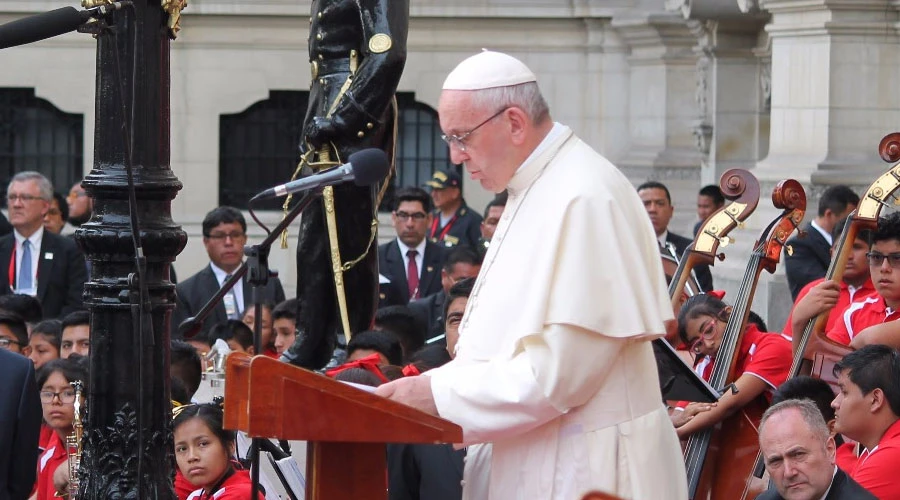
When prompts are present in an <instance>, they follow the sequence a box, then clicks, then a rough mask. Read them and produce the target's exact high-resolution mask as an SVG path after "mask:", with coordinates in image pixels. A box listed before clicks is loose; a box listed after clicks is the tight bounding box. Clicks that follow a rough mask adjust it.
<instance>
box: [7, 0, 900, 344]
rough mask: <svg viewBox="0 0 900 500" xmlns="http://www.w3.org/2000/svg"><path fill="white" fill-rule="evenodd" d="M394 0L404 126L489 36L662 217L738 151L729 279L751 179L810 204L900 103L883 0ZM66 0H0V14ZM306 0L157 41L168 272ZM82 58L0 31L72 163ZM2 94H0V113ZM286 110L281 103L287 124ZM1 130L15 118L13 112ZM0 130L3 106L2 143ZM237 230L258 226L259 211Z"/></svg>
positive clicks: (277, 75)
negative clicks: (644, 188)
mask: <svg viewBox="0 0 900 500" xmlns="http://www.w3.org/2000/svg"><path fill="white" fill-rule="evenodd" d="M411 4H412V5H411V13H410V17H411V19H410V30H409V41H408V59H407V64H406V70H405V71H404V74H403V77H402V80H401V82H400V88H399V91H400V92H401V93H403V94H404V96H405V99H406V100H407V101H408V102H409V103H410V109H413V108H414V109H415V110H417V111H416V113H418V114H417V116H420V117H421V116H424V117H425V118H424V119H423V121H421V122H416V124H415V126H411V128H408V129H405V130H407V132H408V133H411V132H409V131H411V130H414V129H415V130H425V137H424V138H418V139H417V142H416V144H433V143H434V141H435V140H436V134H438V133H439V132H438V131H437V129H435V128H434V124H433V120H434V114H433V110H434V108H436V106H437V99H438V95H439V92H440V86H441V83H442V81H443V79H444V77H445V76H446V74H447V73H448V72H449V71H450V69H452V68H453V67H454V66H455V65H456V64H457V63H458V62H459V61H460V60H462V59H463V58H464V57H466V56H468V55H470V54H472V53H474V52H476V51H478V50H480V49H481V48H490V49H493V50H500V51H504V52H509V53H511V54H513V55H515V56H517V57H519V58H521V59H522V60H524V61H525V62H526V63H527V64H528V65H529V66H531V68H532V69H533V70H534V71H535V72H536V73H537V74H538V78H539V81H540V83H541V86H542V88H543V91H544V93H545V95H546V97H547V99H548V101H549V104H550V107H551V110H552V112H553V116H554V118H555V119H556V120H557V121H560V122H563V123H565V124H567V125H569V126H571V127H572V128H573V129H574V130H575V131H576V132H577V133H578V134H579V135H580V136H581V137H582V138H584V139H585V140H586V141H587V142H588V143H590V144H591V145H593V146H594V147H595V148H596V149H598V150H599V151H601V152H602V153H603V154H605V155H606V156H607V157H609V158H610V159H611V160H612V161H613V162H614V163H616V164H617V165H619V166H620V167H621V168H622V169H623V170H624V171H625V172H626V174H627V175H628V176H629V178H630V179H632V181H633V182H635V183H640V182H642V181H644V180H647V179H655V180H660V181H662V182H665V183H666V184H668V185H669V186H670V188H671V190H672V193H673V197H674V202H675V205H676V214H675V219H674V220H673V224H672V228H673V229H674V230H675V231H676V232H681V233H687V234H689V233H690V228H691V227H692V226H693V223H694V222H695V217H696V215H695V211H694V204H695V193H696V191H697V190H698V189H699V187H700V186H702V185H703V184H708V183H712V182H716V181H717V180H718V177H719V175H721V173H722V172H724V171H726V170H728V169H730V168H735V167H740V168H746V169H750V170H751V171H752V172H753V173H754V174H755V175H756V176H757V177H758V178H759V180H760V182H761V184H762V185H763V201H762V202H761V203H760V208H759V209H758V210H757V213H756V214H755V215H754V216H753V218H751V220H750V222H749V223H748V225H747V228H746V229H745V230H742V231H736V232H735V234H734V237H735V240H736V243H735V244H734V245H732V246H730V247H729V248H728V249H727V250H726V254H727V255H728V258H727V259H726V260H725V261H724V262H721V263H719V264H717V265H716V267H714V269H713V275H714V277H715V278H716V283H717V288H725V289H726V290H731V291H733V290H736V286H737V283H736V281H735V280H736V278H734V276H740V275H741V274H742V273H741V272H740V270H741V269H743V266H744V264H745V262H746V258H745V257H742V255H746V254H747V252H748V251H749V248H750V245H751V243H752V240H754V239H755V238H756V237H757V233H758V232H759V230H760V229H761V228H762V227H763V226H765V224H766V222H767V221H768V220H769V219H771V218H772V217H773V216H774V215H775V214H776V210H775V209H774V208H772V207H771V204H770V203H769V202H768V193H769V192H771V188H772V186H774V184H775V183H776V182H777V181H778V180H780V179H782V178H785V177H793V178H795V179H797V180H799V181H800V182H801V183H803V185H804V186H806V187H807V190H808V192H809V194H810V196H809V197H810V210H809V211H808V213H809V216H810V217H811V216H813V214H814V212H815V205H816V194H817V193H819V192H821V190H822V188H823V187H824V186H827V185H830V184H834V183H848V184H852V185H854V186H855V187H858V188H860V189H862V187H863V186H865V185H868V183H869V182H870V181H871V180H872V179H874V178H875V177H876V176H877V175H878V174H879V173H880V172H882V171H884V170H886V168H887V165H886V164H884V163H882V162H881V161H880V160H879V159H878V157H877V154H876V146H877V143H878V141H879V140H880V139H881V137H882V136H883V135H884V134H886V133H888V132H892V131H893V130H894V127H896V126H897V124H898V123H900V109H898V108H900V93H898V92H897V90H896V89H895V88H894V87H893V84H894V82H896V81H897V78H896V76H897V72H898V69H897V68H898V67H900V65H898V64H897V63H898V58H900V56H898V54H897V51H896V50H894V48H895V47H896V46H897V42H898V35H900V31H898V30H900V24H898V17H900V11H898V10H900V5H898V4H897V2H893V1H890V0H457V1H455V2H446V1H443V0H412V1H411ZM64 5H65V4H61V3H59V2H55V1H50V0H0V22H7V21H11V20H14V19H17V18H20V17H22V16H26V15H30V14H34V13H37V12H42V11H45V10H50V9H54V8H58V7H61V6H64ZM309 11H310V2H309V1H303V0H252V1H238V0H193V1H192V2H191V3H190V5H189V7H188V9H187V10H185V12H184V13H183V16H182V27H183V30H182V31H181V32H180V34H179V37H178V39H177V40H176V41H175V42H174V43H173V44H172V52H171V68H172V87H171V107H172V123H171V127H172V129H171V131H172V134H171V135H172V158H171V165H172V168H173V170H174V172H175V174H176V175H177V176H178V178H179V179H180V180H181V181H182V182H183V183H184V189H183V191H182V192H181V193H180V194H179V196H178V197H177V198H176V199H175V201H174V203H173V214H174V216H175V219H176V221H177V222H179V223H181V224H182V225H183V226H184V228H185V229H186V231H187V232H188V234H189V238H190V241H189V243H188V247H187V249H186V250H185V251H184V253H183V254H182V255H181V256H179V258H178V260H177V262H176V268H177V269H178V272H179V275H180V276H184V277H186V276H189V275H190V274H192V273H193V272H195V271H196V270H197V269H198V268H199V267H200V266H202V265H203V264H204V263H205V261H206V256H205V252H204V250H203V245H202V242H201V240H200V221H201V220H202V217H203V215H204V214H205V213H206V211H208V210H209V209H211V208H212V207H215V206H217V205H218V204H219V203H220V199H221V198H222V196H223V195H222V193H223V190H227V189H231V188H235V187H236V186H228V185H223V184H228V183H229V182H230V183H231V184H237V183H239V182H238V181H234V180H231V181H228V179H232V177H229V176H228V175H225V174H223V172H224V170H223V169H226V170H227V168H234V167H233V165H234V162H229V161H226V158H224V156H225V155H229V158H230V159H232V160H233V155H234V153H233V152H231V150H230V149H228V148H227V147H226V146H234V144H233V142H234V141H231V140H230V139H229V140H228V141H227V142H229V144H223V135H224V133H223V123H225V122H227V117H229V116H236V115H241V114H242V113H245V114H246V113H248V112H249V111H248V110H253V109H256V108H254V106H260V105H261V103H266V102H269V103H271V102H273V96H274V95H275V94H274V93H273V92H275V93H277V92H295V93H296V92H302V91H304V90H306V89H308V84H309V79H310V73H309V63H308V61H307V55H306V54H307V46H306V39H307V35H308V33H307V27H308V17H309ZM94 60H95V41H94V40H93V39H91V37H90V36H88V35H84V34H78V33H71V34H68V35H63V36H60V37H57V38H54V39H51V40H46V41H43V42H39V43H35V44H32V45H29V46H23V47H16V48H11V49H6V50H2V51H0V68H2V71H0V96H2V95H3V92H4V91H8V90H9V89H33V92H34V96H35V98H37V99H40V100H42V102H44V104H50V105H52V106H53V107H54V108H56V109H57V110H58V111H59V112H64V113H68V114H75V115H80V116H82V117H83V133H82V134H81V136H80V140H81V144H80V145H79V146H80V151H81V152H80V153H79V154H80V155H81V156H80V158H81V159H82V161H81V163H82V165H81V167H82V172H83V173H86V172H88V171H90V168H91V165H92V162H93V154H92V151H93V124H94V74H95V68H94ZM3 102H4V101H3V100H2V97H0V117H2V116H3V108H2V103H3ZM223 120H224V121H223ZM301 120H302V116H300V115H298V116H296V122H297V126H299V122H300V121H301ZM429 121H430V122H431V123H430V124H429ZM429 127H430V128H429ZM8 128H9V127H8ZM5 133H6V136H9V137H14V136H15V135H16V133H17V132H16V131H15V130H12V131H11V130H7V131H6V132H5ZM3 138H4V132H3V124H2V123H0V144H2V140H3ZM401 139H403V138H401ZM407 140H408V141H410V139H407ZM409 143H410V144H413V143H412V142H409ZM260 144H262V143H260ZM429 147H431V146H429ZM420 150H421V148H419V149H415V148H412V149H411V153H409V154H408V155H407V157H406V161H407V163H408V164H409V165H412V167H408V168H412V170H413V171H416V170H417V169H418V170H419V172H418V175H407V174H404V175H403V176H401V178H400V179H398V182H399V183H400V184H404V185H410V184H417V183H421V182H422V181H423V179H421V177H422V175H421V174H422V172H421V170H422V169H423V168H424V170H425V171H426V173H427V172H430V170H431V169H433V168H437V166H440V165H441V162H442V161H444V162H445V158H446V153H445V152H434V151H432V152H431V153H429V154H428V156H429V158H428V159H427V160H425V159H423V160H421V161H418V160H417V155H418V154H419V153H417V152H416V151H420ZM3 155H4V150H3V146H2V145H0V170H2V169H3V168H7V169H10V168H12V169H13V170H15V169H16V168H18V167H19V166H21V165H25V163H22V162H21V161H19V160H21V156H22V155H19V154H18V153H16V154H13V155H12V156H15V158H14V159H13V160H10V159H9V158H7V163H6V165H4V163H3V161H4V160H3V159H4V156H3ZM8 156H9V155H8ZM292 161H294V160H292V159H291V158H290V157H289V155H288V157H284V158H273V159H271V162H272V163H271V164H272V165H276V164H277V167H274V166H273V168H277V169H279V170H283V171H285V172H288V173H287V174H285V176H287V175H290V174H289V173H290V171H292V170H293V164H292ZM237 164H238V165H240V162H238V163H237ZM228 165H231V167H228ZM417 165H418V166H417ZM422 165H424V167H423V166H422ZM265 168H266V167H265V165H263V170H264V169H265ZM253 171H254V172H259V171H260V169H259V167H254V170H253ZM0 175H7V173H6V172H2V173H0ZM62 178H63V179H64V177H62ZM283 180H285V181H286V180H287V178H285V179H283ZM67 189H68V186H60V187H58V190H59V191H63V192H64V191H66V190H67ZM464 190H465V195H466V198H467V200H468V201H469V203H470V205H472V206H473V207H475V208H476V209H480V208H481V207H483V206H484V205H485V203H486V202H487V201H488V200H489V199H490V197H491V195H490V194H489V193H486V192H484V191H483V190H481V188H480V187H479V186H478V185H477V184H473V183H471V182H469V181H468V180H466V181H465V182H464ZM767 205H768V206H767ZM279 217H280V214H279V213H278V212H277V211H267V212H265V213H263V217H262V218H263V219H264V220H265V221H268V222H272V223H274V222H275V221H277V219H278V218H279ZM382 222H383V223H384V224H382V226H383V229H382V232H381V235H380V237H381V239H382V240H384V239H387V238H390V237H391V236H392V230H391V228H390V226H389V224H387V223H388V222H389V218H388V217H387V216H386V215H385V216H384V217H383V218H382ZM250 233H251V235H253V236H256V237H258V236H260V235H261V234H262V233H261V230H259V229H251V231H250ZM293 252H294V249H293V245H292V248H291V249H290V250H275V251H273V254H272V265H273V267H275V268H278V269H279V270H280V271H281V276H282V280H283V281H284V282H285V285H286V289H287V290H289V295H292V294H291V293H290V291H291V290H293V288H294V283H295V281H296V277H295V272H294V269H295V267H294V264H293V260H294V257H293ZM785 296H787V288H786V285H785V283H784V279H783V277H781V276H780V273H776V275H775V276H774V277H766V278H764V280H763V281H762V282H761V284H760V288H759V293H758V298H757V299H756V301H755V304H754V309H755V310H756V311H757V312H759V313H760V314H762V315H763V317H766V318H768V320H769V323H770V324H771V325H772V326H773V327H774V328H780V325H781V324H782V323H783V320H784V317H785V316H786V307H787V302H786V301H785Z"/></svg>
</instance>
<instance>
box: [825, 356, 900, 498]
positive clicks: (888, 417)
mask: <svg viewBox="0 0 900 500" xmlns="http://www.w3.org/2000/svg"><path fill="white" fill-rule="evenodd" d="M834 375H835V376H836V377H837V379H838V387H839V388H840V392H838V395H837V397H836V398H834V401H833V402H832V403H831V406H832V408H834V413H835V425H834V430H835V432H839V433H841V434H843V435H844V436H846V437H848V438H850V439H853V440H855V441H858V442H859V444H860V446H861V447H862V450H861V451H860V453H859V458H858V459H857V460H856V463H855V465H854V466H853V467H852V470H849V471H847V472H848V473H849V474H850V477H852V478H853V479H854V480H855V481H856V482H857V483H859V484H860V485H862V487H863V488H865V489H867V490H869V491H870V492H871V493H872V494H874V495H875V496H876V497H878V498H900V481H897V480H896V474H897V472H896V470H897V464H898V463H900V384H898V382H897V381H898V380H900V353H898V352H897V351H896V350H894V349H892V348H890V347H888V346H884V345H869V346H865V347H862V348H861V349H859V350H857V351H854V352H851V353H850V354H848V355H846V356H844V358H843V359H841V361H840V362H838V363H837V364H836V365H835V366H834Z"/></svg>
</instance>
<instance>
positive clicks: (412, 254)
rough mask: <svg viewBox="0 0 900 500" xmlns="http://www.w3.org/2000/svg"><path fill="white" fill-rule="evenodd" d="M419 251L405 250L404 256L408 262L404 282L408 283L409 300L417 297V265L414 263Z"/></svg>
mask: <svg viewBox="0 0 900 500" xmlns="http://www.w3.org/2000/svg"><path fill="white" fill-rule="evenodd" d="M418 254H419V252H417V251H415V250H407V251H406V256H407V257H408V258H409V263H408V264H407V265H406V283H407V284H408V285H409V300H414V299H418V298H419V266H418V265H416V255H418Z"/></svg>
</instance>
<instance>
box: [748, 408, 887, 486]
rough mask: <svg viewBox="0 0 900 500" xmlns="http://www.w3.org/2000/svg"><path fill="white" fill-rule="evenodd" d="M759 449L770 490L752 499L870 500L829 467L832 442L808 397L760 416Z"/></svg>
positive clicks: (832, 460)
mask: <svg viewBox="0 0 900 500" xmlns="http://www.w3.org/2000/svg"><path fill="white" fill-rule="evenodd" d="M759 450H760V453H762V457H763V463H765V466H766V470H767V471H768V472H769V477H770V478H771V480H772V483H773V484H774V486H775V489H774V490H771V489H770V490H769V491H767V492H765V493H763V494H762V495H760V496H758V497H756V500H851V499H852V500H870V499H871V500H874V499H875V498H876V497H875V495H873V494H871V493H869V492H868V491H866V490H865V488H863V487H862V486H860V485H859V483H857V482H856V481H854V480H853V479H851V478H850V476H848V475H847V474H846V473H845V472H844V471H842V470H840V469H839V468H838V467H837V465H835V460H834V457H835V444H834V438H833V437H832V436H831V431H830V430H829V429H828V424H826V423H825V419H824V418H823V417H822V412H821V411H820V410H819V408H818V407H817V406H816V405H815V403H813V402H812V401H810V400H809V399H803V400H798V399H788V400H786V401H782V402H780V403H778V404H776V405H774V406H772V407H771V408H769V409H768V410H766V412H765V413H764V414H763V418H762V422H761V423H760V426H759Z"/></svg>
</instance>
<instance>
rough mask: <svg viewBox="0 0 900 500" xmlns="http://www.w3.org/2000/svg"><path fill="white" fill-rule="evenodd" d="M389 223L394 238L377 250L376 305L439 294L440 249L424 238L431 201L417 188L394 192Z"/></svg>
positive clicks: (399, 302) (442, 260)
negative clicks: (380, 278)
mask: <svg viewBox="0 0 900 500" xmlns="http://www.w3.org/2000/svg"><path fill="white" fill-rule="evenodd" d="M394 199H395V201H394V212H393V213H392V214H391V221H392V222H393V223H394V229H395V230H396V231H397V238H396V239H394V240H393V241H390V242H388V243H385V244H383V245H380V246H379V247H378V269H379V273H381V275H382V276H384V277H385V278H386V279H387V280H389V283H384V284H382V285H381V289H382V293H381V295H382V297H381V300H380V301H379V306H390V305H398V304H399V305H405V304H407V303H408V302H409V301H410V300H414V299H418V298H421V297H427V296H429V295H431V294H433V293H437V292H439V291H441V280H440V275H441V267H442V266H443V265H444V253H443V249H442V247H441V246H440V245H438V244H437V243H433V242H431V241H429V240H428V239H427V238H425V235H426V233H427V231H428V228H429V227H431V221H432V216H431V198H430V197H429V196H428V193H426V192H425V191H423V190H422V189H419V188H403V189H398V190H397V192H396V194H395V195H394Z"/></svg>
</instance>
